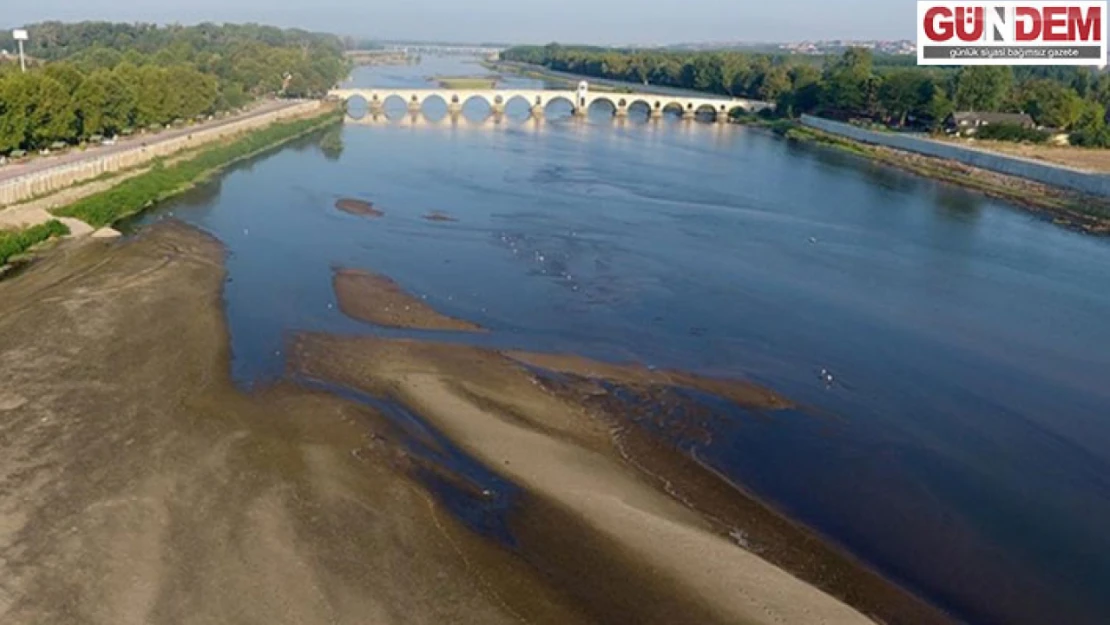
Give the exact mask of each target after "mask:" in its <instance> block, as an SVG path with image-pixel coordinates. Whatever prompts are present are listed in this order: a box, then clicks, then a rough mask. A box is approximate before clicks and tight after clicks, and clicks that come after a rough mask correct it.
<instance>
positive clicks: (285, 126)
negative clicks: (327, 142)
mask: <svg viewBox="0 0 1110 625" xmlns="http://www.w3.org/2000/svg"><path fill="white" fill-rule="evenodd" d="M336 111H337V109H335V108H334V107H328V106H321V107H320V109H319V110H318V111H317V112H316V113H314V114H307V115H306V116H304V117H301V118H298V119H295V120H293V121H288V122H275V123H273V124H272V125H270V126H268V127H266V128H263V129H262V130H258V131H254V132H249V133H247V134H246V135H244V136H242V137H240V138H238V139H234V140H232V141H231V142H229V143H227V144H225V145H219V146H216V147H213V148H208V149H204V150H202V151H200V152H199V153H198V154H197V155H196V156H193V157H191V158H188V159H185V160H182V161H180V162H176V163H173V164H170V165H161V164H156V165H155V166H154V167H153V168H151V170H150V171H148V172H146V173H143V174H140V175H138V176H135V177H134V178H130V179H127V180H125V181H123V182H122V183H121V184H119V185H117V186H115V187H113V188H112V189H109V190H108V191H105V192H103V193H98V194H96V195H92V196H89V197H86V198H84V199H81V200H78V201H77V202H75V203H74V204H71V205H70V206H68V207H65V208H62V209H60V210H57V211H55V214H57V215H61V216H65V217H75V218H77V219H80V220H82V221H84V222H86V223H88V224H91V225H93V226H97V227H100V226H107V225H110V224H112V223H114V222H116V221H118V220H120V219H123V218H125V217H130V216H132V215H134V214H136V213H138V212H140V211H142V210H143V209H145V208H147V207H149V206H151V205H153V204H155V203H157V202H159V201H162V200H164V199H166V198H168V197H171V196H174V195H177V194H179V193H182V192H184V191H186V190H188V189H190V188H192V187H194V186H195V185H197V184H199V183H201V182H203V181H205V180H207V179H209V178H210V177H211V176H213V175H215V174H217V173H219V172H220V171H222V170H223V169H224V168H226V167H228V166H230V165H232V164H234V163H236V162H239V161H241V160H244V159H247V158H251V157H252V156H255V155H257V154H259V153H261V152H264V151H266V150H269V149H272V148H274V147H277V146H280V145H282V144H283V143H285V142H287V141H291V140H293V139H295V138H297V137H300V136H303V135H305V134H307V133H309V132H313V131H315V130H318V129H320V128H323V127H324V126H327V125H330V124H333V123H338V121H339V120H340V118H339V116H338V113H337V112H336Z"/></svg>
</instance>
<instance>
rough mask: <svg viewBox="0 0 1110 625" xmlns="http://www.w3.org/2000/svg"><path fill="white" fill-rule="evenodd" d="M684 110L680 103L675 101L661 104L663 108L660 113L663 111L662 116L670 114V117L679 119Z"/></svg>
mask: <svg viewBox="0 0 1110 625" xmlns="http://www.w3.org/2000/svg"><path fill="white" fill-rule="evenodd" d="M684 110H686V109H685V107H683V106H682V103H681V102H679V101H677V100H671V101H669V102H665V103H664V104H663V108H662V111H663V114H664V115H666V114H668V113H670V114H672V115H678V116H680V117H681V116H682V112H683V111H684Z"/></svg>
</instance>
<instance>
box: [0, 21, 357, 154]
mask: <svg viewBox="0 0 1110 625" xmlns="http://www.w3.org/2000/svg"><path fill="white" fill-rule="evenodd" d="M28 30H29V32H30V40H29V41H28V42H27V44H28V45H27V53H28V54H29V55H31V56H32V57H34V58H35V59H37V60H38V61H40V62H37V63H35V64H33V65H32V67H31V68H30V71H28V72H27V73H26V74H23V73H20V72H18V68H17V67H16V66H14V65H12V64H8V65H6V66H3V67H0V154H8V153H12V152H15V151H21V150H35V149H40V148H44V147H49V146H51V145H53V144H56V143H57V142H64V143H74V142H77V141H80V140H87V139H89V138H90V137H93V136H100V135H114V134H116V133H120V132H124V131H127V130H129V129H134V128H146V127H153V126H157V127H162V126H164V125H165V124H168V123H171V122H173V121H175V120H191V119H194V118H196V117H200V116H207V115H210V114H213V113H216V112H219V111H223V110H229V109H234V108H238V107H241V106H243V105H244V104H246V103H248V102H250V101H251V100H253V99H255V98H260V97H264V96H281V97H312V96H319V95H322V94H323V93H325V92H326V91H327V90H328V89H329V88H330V87H331V86H332V85H334V84H335V83H336V82H337V81H338V80H339V79H340V78H341V77H342V76H343V75H344V74H345V72H346V70H347V67H346V62H345V61H344V60H343V56H342V51H343V42H342V41H341V40H340V39H339V38H337V37H333V36H331V35H321V34H315V33H309V32H306V31H302V30H281V29H278V28H273V27H268V26H257V25H219V26H218V25H214V24H200V25H198V26H189V27H182V26H167V27H159V26H155V25H152V24H111V23H105V22H83V23H78V24H62V23H59V22H44V23H41V24H34V25H31V26H29V27H28ZM0 48H6V49H9V50H10V49H13V48H14V46H13V42H11V41H10V34H8V33H3V34H0Z"/></svg>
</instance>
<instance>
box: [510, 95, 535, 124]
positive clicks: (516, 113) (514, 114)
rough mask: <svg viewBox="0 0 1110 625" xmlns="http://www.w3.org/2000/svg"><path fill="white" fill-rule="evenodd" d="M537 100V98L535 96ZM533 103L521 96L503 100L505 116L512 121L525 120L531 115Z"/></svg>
mask: <svg viewBox="0 0 1110 625" xmlns="http://www.w3.org/2000/svg"><path fill="white" fill-rule="evenodd" d="M537 98H538V99H539V96H537ZM533 105H534V102H531V101H529V100H528V98H526V97H524V96H523V95H520V94H519V93H518V94H515V95H512V96H510V97H509V99H508V100H505V116H506V117H509V118H512V119H525V118H527V117H528V116H530V115H531V114H532V106H533Z"/></svg>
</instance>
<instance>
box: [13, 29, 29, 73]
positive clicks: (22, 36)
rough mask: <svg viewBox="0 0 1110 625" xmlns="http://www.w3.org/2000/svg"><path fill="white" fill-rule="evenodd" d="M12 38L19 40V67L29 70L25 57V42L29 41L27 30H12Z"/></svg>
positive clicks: (22, 69)
mask: <svg viewBox="0 0 1110 625" xmlns="http://www.w3.org/2000/svg"><path fill="white" fill-rule="evenodd" d="M12 38H13V39H15V40H16V41H17V42H19V69H20V70H21V71H24V72H26V71H27V61H26V60H25V59H24V58H23V42H24V41H27V31H26V30H23V29H21V28H17V29H15V30H13V31H12Z"/></svg>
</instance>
